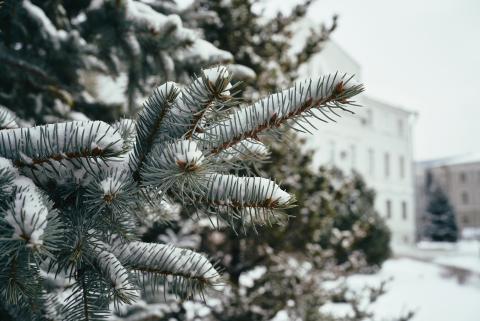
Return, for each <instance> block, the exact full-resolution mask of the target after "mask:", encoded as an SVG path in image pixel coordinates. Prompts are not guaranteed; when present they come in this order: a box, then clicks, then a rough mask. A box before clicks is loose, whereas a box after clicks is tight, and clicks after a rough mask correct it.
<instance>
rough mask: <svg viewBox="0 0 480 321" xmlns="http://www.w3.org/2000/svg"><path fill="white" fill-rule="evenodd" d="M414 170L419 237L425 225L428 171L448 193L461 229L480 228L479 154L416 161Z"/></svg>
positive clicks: (434, 180)
mask: <svg viewBox="0 0 480 321" xmlns="http://www.w3.org/2000/svg"><path fill="white" fill-rule="evenodd" d="M415 167H416V169H415V172H416V178H415V180H416V190H417V193H416V204H417V209H416V213H417V231H418V233H417V237H418V238H421V237H422V231H423V229H424V224H425V219H424V217H425V214H426V213H425V209H426V206H427V202H428V199H427V195H426V188H425V185H426V176H427V172H430V173H431V174H432V176H431V177H432V180H433V182H434V184H437V185H439V186H440V187H441V188H442V190H443V191H444V192H445V194H447V197H448V199H449V201H450V203H451V205H452V206H453V209H454V211H455V216H456V219H457V224H458V226H459V227H460V229H465V228H475V229H478V228H480V154H469V155H464V156H460V157H451V158H446V159H440V160H434V161H425V162H419V163H417V164H416V166H415Z"/></svg>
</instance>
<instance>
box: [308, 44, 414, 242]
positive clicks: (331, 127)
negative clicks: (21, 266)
mask: <svg viewBox="0 0 480 321" xmlns="http://www.w3.org/2000/svg"><path fill="white" fill-rule="evenodd" d="M307 70H308V71H314V72H315V73H317V74H318V73H319V72H320V73H322V74H325V73H335V72H336V71H337V70H341V71H342V72H347V73H350V74H355V75H356V80H357V81H361V77H360V76H361V68H360V66H359V64H358V63H356V62H355V60H353V59H352V58H351V57H349V56H348V54H347V53H346V52H345V51H343V50H342V49H341V48H340V47H339V46H338V45H337V44H335V43H334V42H330V43H328V44H327V46H326V47H325V49H324V50H323V51H322V53H321V55H319V56H317V57H314V59H313V60H312V61H310V62H309V64H308V65H306V66H303V68H302V75H304V76H308V74H309V72H307ZM312 76H313V75H312ZM358 102H359V104H361V105H362V106H363V107H352V110H353V111H354V112H355V114H348V113H342V118H340V119H338V122H336V123H324V122H322V121H320V120H317V119H313V120H312V122H313V125H315V127H316V128H317V129H316V130H315V131H314V132H313V133H314V135H312V136H310V135H305V137H304V138H305V140H306V144H305V148H306V149H309V150H313V151H314V166H315V168H318V167H319V166H320V165H333V166H336V167H339V168H341V169H342V170H343V171H345V172H350V171H352V170H354V171H356V172H359V173H360V174H362V176H363V177H364V178H365V181H366V182H367V184H368V185H369V186H371V187H373V188H374V189H375V191H376V200H375V207H376V209H377V211H378V212H379V213H380V214H381V215H382V216H383V217H384V218H385V220H386V222H387V224H388V226H389V227H390V229H391V231H392V241H393V244H402V245H409V244H412V243H413V242H414V241H415V226H416V223H415V204H414V174H413V169H414V168H413V154H412V127H413V123H414V118H415V114H414V113H412V112H410V111H408V110H405V109H403V108H400V107H396V106H393V105H391V104H388V103H386V102H383V101H379V100H377V99H374V98H372V97H370V96H368V94H367V95H365V94H363V95H362V96H361V97H360V98H359V99H358ZM319 115H320V114H319Z"/></svg>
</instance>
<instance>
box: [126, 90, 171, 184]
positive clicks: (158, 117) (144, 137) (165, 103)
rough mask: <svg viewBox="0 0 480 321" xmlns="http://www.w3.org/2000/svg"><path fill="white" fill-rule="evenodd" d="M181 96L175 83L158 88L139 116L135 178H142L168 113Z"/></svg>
mask: <svg viewBox="0 0 480 321" xmlns="http://www.w3.org/2000/svg"><path fill="white" fill-rule="evenodd" d="M178 94H179V89H178V87H177V85H176V84H175V83H173V82H169V83H166V84H164V85H162V86H160V87H157V88H156V89H155V90H154V92H153V94H152V95H151V96H150V97H149V98H148V99H147V101H146V102H145V104H144V107H143V109H142V111H141V112H140V113H139V114H138V120H137V123H136V132H137V136H136V140H135V146H134V150H133V155H132V156H133V157H131V161H130V167H131V169H132V170H133V171H134V178H135V179H136V180H138V179H139V178H140V170H141V169H142V166H143V163H144V161H145V159H146V157H147V155H148V154H149V153H150V151H151V149H152V147H153V145H154V144H155V142H156V141H157V140H158V139H159V135H160V131H161V128H162V125H164V123H163V122H164V119H165V116H166V114H167V113H168V111H169V110H170V109H171V107H172V105H173V103H174V101H175V99H176V98H177V96H178Z"/></svg>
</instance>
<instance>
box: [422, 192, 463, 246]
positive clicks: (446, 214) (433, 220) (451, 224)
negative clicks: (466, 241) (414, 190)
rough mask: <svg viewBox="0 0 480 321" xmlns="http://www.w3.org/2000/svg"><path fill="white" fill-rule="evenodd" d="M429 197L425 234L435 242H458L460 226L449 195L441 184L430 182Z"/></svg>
mask: <svg viewBox="0 0 480 321" xmlns="http://www.w3.org/2000/svg"><path fill="white" fill-rule="evenodd" d="M427 197H428V198H427V202H428V203H427V208H426V215H425V216H426V219H427V223H426V228H425V236H426V237H427V238H428V239H430V240H432V241H435V242H456V241H457V240H458V226H457V222H456V218H455V212H454V209H453V207H452V205H451V204H450V201H449V200H448V197H447V195H446V194H445V192H444V191H443V190H442V188H441V187H440V186H438V185H436V184H430V188H429V190H428V194H427Z"/></svg>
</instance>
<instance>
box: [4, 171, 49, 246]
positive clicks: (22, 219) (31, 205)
mask: <svg viewBox="0 0 480 321" xmlns="http://www.w3.org/2000/svg"><path fill="white" fill-rule="evenodd" d="M15 182H16V184H15V185H16V189H15V192H14V195H15V196H14V199H13V202H12V205H11V208H10V210H8V211H7V213H6V215H5V218H4V219H5V221H6V222H7V223H8V224H9V225H10V226H11V227H12V228H13V234H12V239H18V240H24V241H25V243H26V244H27V247H32V248H36V247H39V246H41V245H42V244H43V234H44V231H45V229H46V227H47V222H48V221H47V215H48V211H49V209H48V207H47V205H46V204H45V203H44V201H43V198H42V196H41V195H40V194H39V192H38V190H37V188H36V187H35V185H34V184H33V182H32V181H31V180H29V179H28V178H26V177H24V178H21V179H17V180H15Z"/></svg>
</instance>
